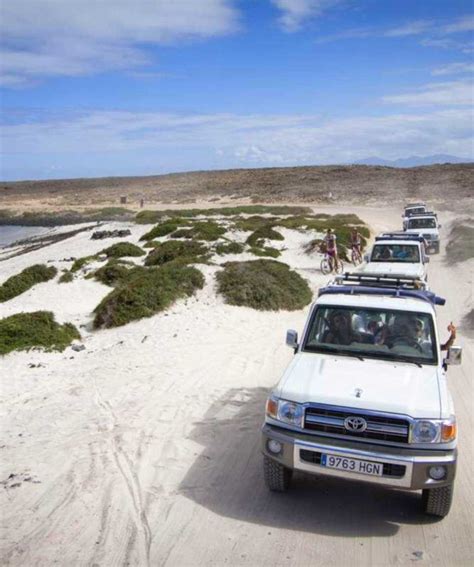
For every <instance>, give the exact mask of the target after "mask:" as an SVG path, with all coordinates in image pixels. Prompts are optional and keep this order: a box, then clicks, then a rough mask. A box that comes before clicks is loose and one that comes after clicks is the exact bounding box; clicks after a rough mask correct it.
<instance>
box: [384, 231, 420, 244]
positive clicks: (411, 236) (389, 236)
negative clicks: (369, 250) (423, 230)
mask: <svg viewBox="0 0 474 567" xmlns="http://www.w3.org/2000/svg"><path fill="white" fill-rule="evenodd" d="M378 240H413V241H416V242H423V241H424V240H425V239H424V238H423V236H422V235H421V234H416V233H413V232H384V233H383V234H379V235H378V236H376V237H375V241H376V242H377V241H378Z"/></svg>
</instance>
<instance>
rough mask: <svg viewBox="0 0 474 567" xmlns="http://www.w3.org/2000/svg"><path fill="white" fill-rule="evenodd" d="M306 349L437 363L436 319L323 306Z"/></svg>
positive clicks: (311, 328) (308, 338)
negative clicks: (434, 323)
mask: <svg viewBox="0 0 474 567" xmlns="http://www.w3.org/2000/svg"><path fill="white" fill-rule="evenodd" d="M303 350H304V351H309V352H320V353H322V352H324V353H331V352H337V354H340V355H347V356H357V357H362V358H365V357H367V358H381V359H384V360H395V361H397V360H398V361H404V362H414V363H416V364H436V363H437V348H436V339H435V333H434V326H433V319H432V317H431V315H430V314H428V313H417V312H411V311H393V310H386V309H369V308H362V309H359V308H355V307H335V306H331V307H322V306H320V307H318V308H317V309H316V311H315V313H314V314H313V317H312V320H311V322H310V325H309V329H308V331H307V333H306V337H305V341H304V345H303Z"/></svg>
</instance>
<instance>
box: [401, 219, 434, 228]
mask: <svg viewBox="0 0 474 567" xmlns="http://www.w3.org/2000/svg"><path fill="white" fill-rule="evenodd" d="M408 228H436V219H434V218H426V219H410V220H409V221H408Z"/></svg>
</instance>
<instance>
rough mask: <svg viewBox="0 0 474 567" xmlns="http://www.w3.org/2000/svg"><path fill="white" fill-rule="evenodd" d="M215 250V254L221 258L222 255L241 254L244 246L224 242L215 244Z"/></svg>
mask: <svg viewBox="0 0 474 567" xmlns="http://www.w3.org/2000/svg"><path fill="white" fill-rule="evenodd" d="M215 250H216V254H219V255H221V256H222V255H224V254H241V253H242V252H243V251H244V246H243V244H240V243H239V242H226V243H219V244H217V245H216V248H215Z"/></svg>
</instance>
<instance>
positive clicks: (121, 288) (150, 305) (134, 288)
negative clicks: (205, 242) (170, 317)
mask: <svg viewBox="0 0 474 567" xmlns="http://www.w3.org/2000/svg"><path fill="white" fill-rule="evenodd" d="M203 286H204V276H203V275H202V273H201V272H200V271H199V270H197V269H196V268H193V267H190V266H177V265H166V266H163V267H161V268H151V269H148V270H147V269H143V270H141V271H138V272H135V273H134V274H133V275H132V274H130V275H129V277H128V278H127V279H126V280H125V282H123V283H122V284H120V285H118V286H117V287H116V288H115V289H114V290H113V291H112V292H111V293H109V295H107V297H105V298H104V299H103V300H102V301H101V303H100V304H99V305H98V306H97V307H96V309H95V310H94V313H95V318H94V327H95V328H96V329H97V328H109V327H119V326H121V325H126V324H127V323H129V322H130V321H136V320H138V319H142V318H144V317H151V316H152V315H155V314H156V313H159V312H160V311H164V310H165V309H167V308H168V307H170V305H172V304H173V303H174V302H175V301H176V300H178V299H181V298H185V297H190V296H191V295H193V293H194V292H195V291H196V290H197V289H201V288H202V287H203Z"/></svg>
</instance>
